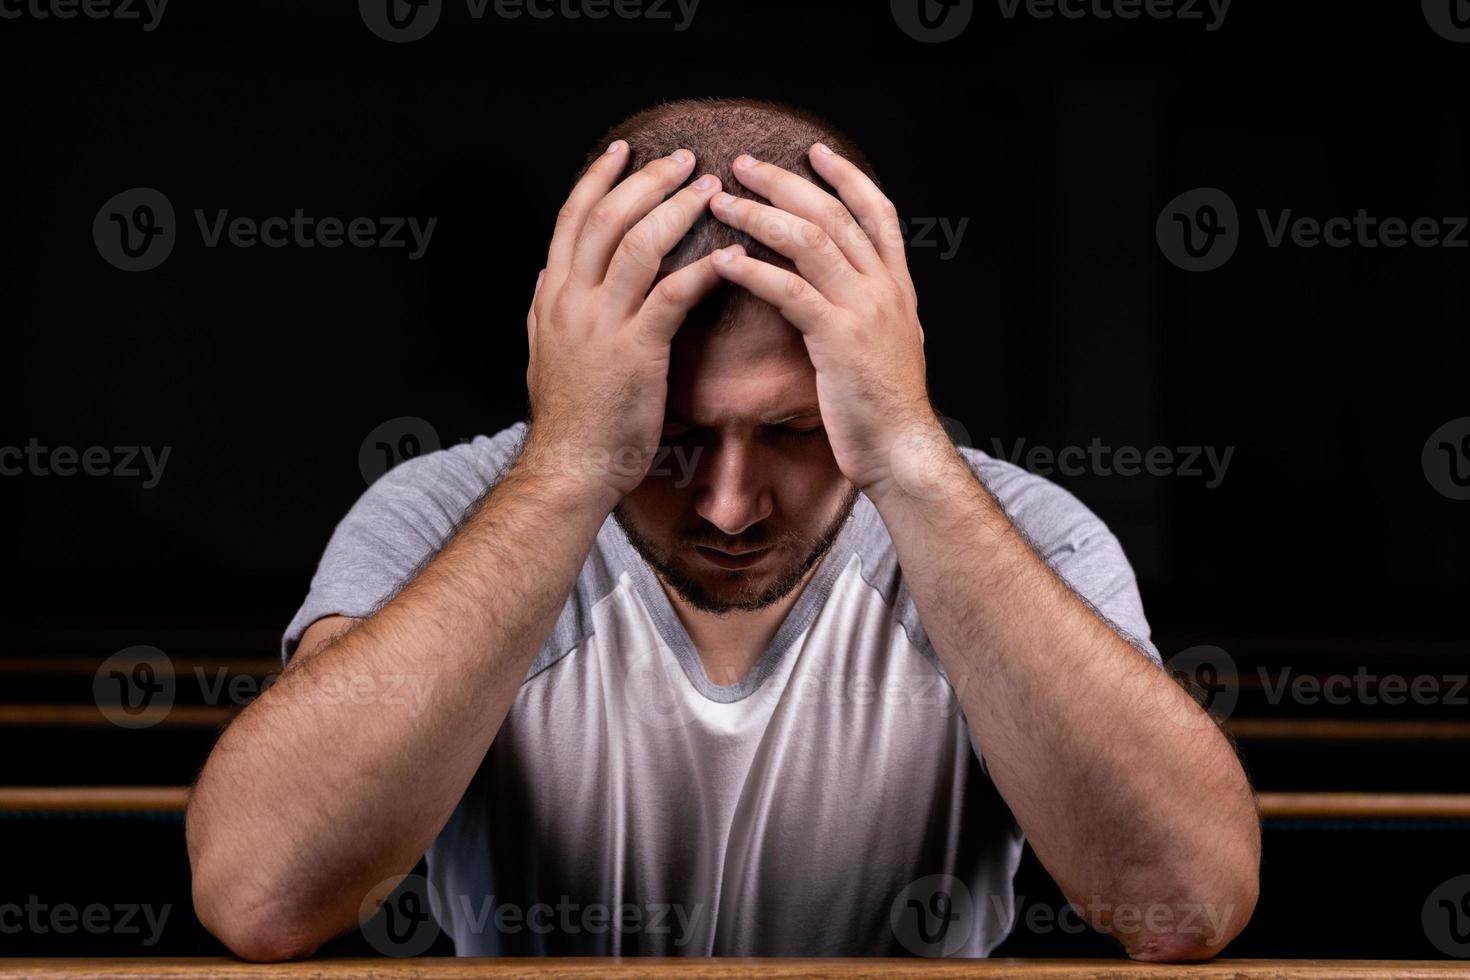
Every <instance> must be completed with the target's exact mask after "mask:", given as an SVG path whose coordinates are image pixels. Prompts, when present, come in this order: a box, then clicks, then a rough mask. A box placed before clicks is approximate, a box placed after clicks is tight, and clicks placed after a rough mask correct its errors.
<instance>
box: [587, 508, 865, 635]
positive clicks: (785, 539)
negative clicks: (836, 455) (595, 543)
mask: <svg viewBox="0 0 1470 980" xmlns="http://www.w3.org/2000/svg"><path fill="white" fill-rule="evenodd" d="M858 493H859V491H858V488H857V487H856V486H853V485H851V484H849V485H848V491H847V495H846V497H845V498H844V500H843V502H842V505H841V506H840V507H838V508H837V516H836V517H834V518H833V519H832V520H831V521H830V522H828V524H827V526H826V527H824V528H823V529H822V531H821V532H820V533H819V534H816V535H805V534H802V533H800V532H799V531H786V532H782V533H780V534H762V533H760V530H759V526H757V527H756V528H751V529H749V533H746V534H742V535H741V536H740V538H739V543H738V547H740V548H741V549H742V550H745V549H754V548H764V547H767V546H773V547H775V548H777V549H779V550H780V551H782V552H785V553H789V554H795V555H797V556H799V557H798V558H797V559H796V560H793V561H791V562H788V563H787V564H786V565H785V566H784V567H781V568H778V569H776V570H775V571H774V572H768V573H765V575H767V576H769V578H768V579H767V580H766V581H765V584H762V580H761V578H757V577H756V576H754V575H752V574H750V573H749V572H747V571H745V570H743V569H723V568H710V569H709V570H708V571H704V572H695V571H694V570H693V569H691V568H690V566H689V563H688V562H686V561H684V560H683V559H682V558H679V557H677V556H676V555H675V554H672V553H670V552H666V551H664V550H663V549H661V548H659V547H658V546H657V545H655V544H654V543H653V542H652V541H651V540H649V539H648V538H647V537H645V536H644V535H642V534H641V533H639V531H638V528H637V527H636V526H635V525H634V523H633V521H632V520H631V519H630V518H629V517H628V515H627V513H626V512H625V511H624V509H623V505H622V504H621V503H619V504H618V505H617V506H616V507H614V508H613V512H612V513H613V519H614V520H616V521H617V522H618V526H619V527H621V528H622V529H623V533H624V534H626V535H627V536H628V542H629V543H630V544H632V545H633V548H634V550H635V551H637V552H638V554H639V555H641V556H642V558H643V560H644V561H646V562H647V563H648V564H649V565H650V566H651V567H652V568H653V570H654V572H655V573H656V574H657V575H658V577H659V578H660V579H662V580H663V581H664V582H665V584H667V585H668V586H669V588H671V589H673V590H674V591H675V592H677V593H678V594H679V598H681V599H683V600H684V601H685V602H687V603H688V604H689V605H691V606H693V607H694V608H695V609H698V610H699V611H700V612H707V613H715V614H724V613H732V612H755V611H757V610H760V609H765V608H766V607H767V606H770V605H773V604H774V603H777V602H780V601H781V600H782V599H784V598H786V597H787V596H788V595H790V594H791V592H792V590H794V589H795V588H796V587H797V586H799V585H801V583H802V581H803V580H804V579H805V578H806V575H807V572H809V571H811V570H812V567H813V566H815V565H816V564H817V562H819V561H821V560H822V558H823V557H824V556H825V555H826V554H827V552H828V551H830V550H831V549H832V544H833V542H835V541H836V540H837V535H839V534H841V533H842V526H843V525H844V524H845V523H846V522H847V518H848V515H850V514H851V513H852V508H853V505H854V504H856V503H857V498H858ZM711 532H712V533H711ZM677 541H678V547H679V548H680V549H681V550H692V549H693V547H694V546H695V545H698V544H704V545H710V546H712V547H716V548H724V547H732V546H734V545H732V544H731V541H730V539H729V538H728V537H726V536H724V535H721V534H720V533H719V532H718V531H715V530H714V529H713V528H712V527H710V525H709V524H708V522H703V531H702V532H701V531H693V532H691V533H687V534H683V535H680V536H679V537H678V539H677Z"/></svg>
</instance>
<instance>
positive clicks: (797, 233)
mask: <svg viewBox="0 0 1470 980" xmlns="http://www.w3.org/2000/svg"><path fill="white" fill-rule="evenodd" d="M710 211H711V212H712V213H713V214H714V216H715V217H716V218H719V219H720V220H721V221H723V222H724V223H725V224H727V225H729V226H731V227H732V228H739V229H740V230H741V231H743V232H745V233H747V234H748V235H750V236H751V237H752V238H754V239H755V240H756V241H758V242H761V243H762V244H764V245H768V246H770V247H771V248H772V249H774V250H775V251H777V252H780V253H781V254H782V255H784V256H786V257H787V258H788V259H790V260H791V261H792V262H795V263H796V268H797V271H799V272H800V273H801V275H802V277H803V278H804V279H806V281H807V282H809V283H811V284H812V285H813V286H815V287H816V288H817V289H818V290H819V291H820V292H821V293H822V295H824V296H826V297H828V298H830V299H831V300H833V301H834V302H837V303H847V302H850V301H852V300H855V299H856V298H857V296H858V294H859V290H860V287H861V277H860V276H859V275H858V271H857V270H856V269H854V268H853V267H852V263H851V262H849V261H847V256H846V255H843V254H842V249H840V248H838V247H837V243H836V242H834V241H832V239H831V238H829V237H828V236H827V233H826V232H825V231H823V230H822V229H821V228H819V227H817V226H816V225H814V224H812V222H810V221H808V220H807V219H805V218H801V217H797V216H796V215H794V214H792V213H791V212H789V211H783V210H781V209H780V208H775V207H771V206H770V205H769V204H759V203H757V202H755V201H750V200H746V199H745V198H739V197H735V196H734V195H733V194H725V193H720V194H716V195H715V196H714V197H712V198H711V199H710Z"/></svg>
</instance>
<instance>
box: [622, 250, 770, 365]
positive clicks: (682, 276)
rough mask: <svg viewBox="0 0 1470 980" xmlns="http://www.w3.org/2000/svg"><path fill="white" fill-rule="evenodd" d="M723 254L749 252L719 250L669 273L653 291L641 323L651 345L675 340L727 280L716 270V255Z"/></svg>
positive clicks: (641, 327)
mask: <svg viewBox="0 0 1470 980" xmlns="http://www.w3.org/2000/svg"><path fill="white" fill-rule="evenodd" d="M721 252H733V253H735V254H738V255H744V254H745V249H743V248H741V247H740V246H739V245H731V246H730V247H729V248H724V249H717V250H716V251H714V252H711V253H710V254H709V255H706V256H705V257H704V258H702V259H700V260H699V261H698V262H691V263H690V264H689V265H686V266H685V267H684V268H682V269H680V270H678V271H677V272H671V273H669V274H668V275H667V276H665V277H664V278H663V280H662V281H660V282H659V284H658V285H656V286H654V287H653V289H652V290H651V291H650V292H649V294H648V298H647V299H646V300H644V301H643V308H642V309H641V310H640V311H639V313H638V317H637V321H638V325H639V329H640V330H643V331H644V332H645V335H646V336H647V338H648V340H649V341H650V342H651V343H659V344H667V343H669V342H670V341H671V340H673V338H674V334H675V333H677V332H678V330H679V327H681V326H683V324H684V320H685V318H686V317H688V316H689V311H690V310H692V309H694V308H695V307H696V306H698V305H699V303H700V301H701V300H703V299H704V298H705V297H707V296H708V295H709V294H710V293H711V292H713V291H714V288H715V287H716V286H718V285H719V284H720V283H721V282H722V281H723V280H722V279H721V278H720V275H719V273H718V272H716V271H715V267H714V256H716V255H718V254H720V253H721Z"/></svg>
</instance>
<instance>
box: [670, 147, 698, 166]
mask: <svg viewBox="0 0 1470 980" xmlns="http://www.w3.org/2000/svg"><path fill="white" fill-rule="evenodd" d="M669 159H670V160H673V161H674V162H675V163H691V162H693V160H694V154H693V153H690V152H689V151H688V150H684V149H679V150H675V151H674V152H673V153H670V154H669Z"/></svg>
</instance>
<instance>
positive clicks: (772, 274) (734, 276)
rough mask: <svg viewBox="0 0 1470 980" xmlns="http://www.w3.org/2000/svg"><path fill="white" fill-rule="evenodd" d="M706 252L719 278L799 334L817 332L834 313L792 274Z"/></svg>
mask: <svg viewBox="0 0 1470 980" xmlns="http://www.w3.org/2000/svg"><path fill="white" fill-rule="evenodd" d="M727 251H728V250H726V249H720V250H719V251H716V252H711V253H710V264H711V266H713V268H714V271H715V272H716V273H718V274H719V276H720V278H721V279H725V280H728V281H729V282H733V283H735V284H736V285H737V286H743V287H744V288H746V289H748V290H750V292H751V293H753V294H754V295H755V296H757V297H759V298H760V299H763V300H765V301H766V302H767V303H770V304H771V305H772V306H774V307H775V308H776V309H778V310H780V311H781V315H782V316H783V317H785V318H786V319H787V320H788V321H789V322H790V323H791V325H792V326H794V327H795V328H796V329H798V330H800V331H801V332H802V333H804V334H807V333H816V332H820V331H821V329H822V327H823V326H824V325H825V324H827V323H829V322H831V320H832V319H833V317H834V314H836V312H837V310H836V308H835V307H833V305H832V304H831V303H830V302H828V300H827V298H826V297H825V296H823V295H822V294H821V293H820V292H818V291H817V289H816V287H814V286H813V285H812V284H811V283H809V282H807V281H806V280H805V279H803V278H802V277H801V276H798V275H796V274H795V273H794V272H788V271H786V270H785V269H782V268H780V267H778V266H774V265H772V264H771V263H769V262H762V261H760V260H759V259H752V258H750V257H749V256H744V255H728V254H725V253H726V252H727Z"/></svg>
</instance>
